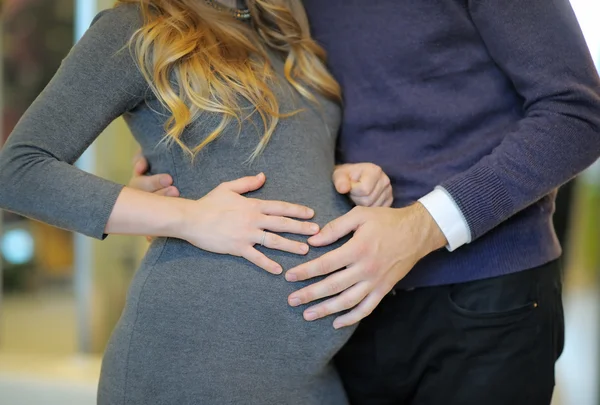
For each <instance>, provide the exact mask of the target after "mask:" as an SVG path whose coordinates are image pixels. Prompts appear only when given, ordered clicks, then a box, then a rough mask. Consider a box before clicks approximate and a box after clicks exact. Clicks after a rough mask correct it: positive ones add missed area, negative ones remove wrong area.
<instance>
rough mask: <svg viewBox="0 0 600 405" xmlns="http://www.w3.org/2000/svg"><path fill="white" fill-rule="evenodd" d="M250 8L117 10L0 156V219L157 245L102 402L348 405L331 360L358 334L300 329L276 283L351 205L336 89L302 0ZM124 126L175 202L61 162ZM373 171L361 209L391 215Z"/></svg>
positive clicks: (186, 4) (125, 320)
mask: <svg viewBox="0 0 600 405" xmlns="http://www.w3.org/2000/svg"><path fill="white" fill-rule="evenodd" d="M247 7H248V9H246V10H244V9H232V8H227V7H226V5H224V4H223V3H217V2H212V1H204V0H169V1H167V0H143V1H139V0H131V1H121V2H119V4H118V5H117V6H116V7H115V8H113V9H111V10H108V11H105V12H103V13H101V14H100V15H99V16H98V17H96V19H95V20H94V23H93V24H92V26H91V28H90V29H89V30H88V32H87V33H86V34H85V36H84V37H83V38H82V39H81V40H80V41H79V43H78V44H77V45H76V46H75V47H74V48H73V50H72V51H71V52H70V54H69V55H68V57H67V58H66V59H65V60H64V61H63V63H62V66H61V67H60V69H59V71H58V72H57V74H56V76H55V77H54V78H53V79H52V81H51V83H50V84H49V85H48V87H47V88H46V89H45V90H44V91H43V92H42V94H41V95H40V97H39V98H38V99H37V100H36V101H35V102H34V104H33V105H32V106H31V107H30V109H29V110H28V111H27V112H26V114H25V115H24V117H23V118H22V119H21V121H20V123H19V124H18V125H17V127H16V128H15V130H14V132H13V134H12V135H11V136H10V137H9V140H8V142H7V144H6V145H5V147H4V149H3V151H2V153H1V154H0V207H2V208H5V209H8V210H11V211H14V212H17V213H20V214H23V215H27V216H29V217H31V218H35V219H37V220H41V221H45V222H47V223H50V224H53V225H56V226H60V227H63V228H66V229H70V230H74V231H77V232H81V233H84V234H86V235H89V236H92V237H96V238H100V239H101V238H104V237H105V236H106V234H130V235H151V236H155V238H154V239H153V242H152V244H151V246H150V248H149V251H148V253H147V255H146V257H145V258H144V260H143V263H142V265H141V267H140V269H139V270H138V271H137V273H136V275H135V277H134V280H133V282H132V285H131V287H130V291H129V294H128V299H127V304H126V307H125V309H124V311H123V314H122V316H121V319H120V321H119V323H118V325H117V327H116V329H115V331H114V333H113V335H112V337H111V339H110V341H109V343H108V346H107V349H106V353H105V356H104V361H103V366H102V375H101V380H100V387H99V393H98V403H99V404H100V405H108V404H112V405H117V404H118V405H124V404H128V405H149V404H153V405H160V404H177V405H181V404H202V405H221V404H244V405H254V404H255V405H269V404H278V405H280V404H294V405H313V404H314V405H317V404H320V405H343V404H345V403H346V397H345V394H344V392H343V389H342V386H341V383H340V381H339V379H338V377H337V374H336V372H335V369H334V368H333V366H332V364H331V359H332V357H333V355H334V354H335V353H336V352H337V351H338V350H339V349H340V348H341V347H342V345H344V343H345V342H346V341H347V339H348V338H349V337H350V334H351V333H352V331H353V329H352V328H345V329H341V330H335V329H334V328H333V327H332V323H331V319H329V320H327V319H326V320H320V321H316V322H306V321H304V319H303V317H302V310H303V308H292V307H290V306H289V305H287V297H288V295H289V294H290V293H291V292H292V291H293V290H294V289H298V288H300V287H302V285H298V284H291V283H287V282H286V281H285V280H284V278H283V277H282V276H281V275H280V274H281V273H282V272H283V270H284V269H289V268H291V267H294V266H296V265H298V264H300V263H301V262H304V261H307V260H311V259H314V258H315V257H317V256H319V255H322V254H324V253H325V252H327V251H329V250H331V249H334V248H336V247H337V246H339V245H336V244H334V245H332V246H329V247H326V248H313V249H311V250H310V251H308V246H307V245H306V243H305V242H304V239H305V236H303V235H312V234H315V233H316V232H318V228H319V227H318V225H317V224H320V225H323V224H325V223H327V222H329V221H331V220H332V219H334V218H336V217H338V216H340V215H342V214H344V213H345V212H347V210H348V209H349V208H350V206H349V202H348V200H347V199H346V197H344V196H342V195H340V194H338V193H337V192H336V190H335V188H334V186H333V184H332V182H331V175H332V172H333V169H334V145H335V136H336V133H337V131H338V126H339V124H340V109H339V106H338V104H337V102H338V100H339V99H340V94H339V87H338V85H337V83H336V82H335V81H334V80H333V78H332V77H331V76H330V75H329V73H328V72H327V70H326V69H325V67H324V62H323V58H324V53H323V51H322V49H321V48H320V47H319V46H318V45H317V44H316V43H315V42H314V41H313V40H312V39H311V37H310V34H309V29H308V26H307V22H306V16H305V13H304V10H303V8H302V5H301V3H300V1H292V0H288V1H284V0H251V1H248V4H247ZM119 116H124V117H125V120H126V121H127V123H128V125H129V127H130V129H131V132H132V133H133V134H134V136H135V138H136V140H137V141H138V142H139V143H140V144H141V146H142V151H143V153H144V155H145V156H146V157H147V158H148V162H149V164H150V167H151V171H152V172H155V173H163V172H164V173H169V174H170V176H171V177H172V179H173V182H174V185H175V186H176V187H177V188H178V189H179V190H180V192H181V197H182V198H177V199H173V198H169V197H166V196H159V195H155V194H150V193H146V192H143V191H139V190H135V189H133V188H129V187H123V186H121V185H118V184H115V183H112V182H109V181H106V180H104V179H100V178H97V177H95V176H93V175H90V174H88V173H85V172H82V171H80V170H78V169H76V168H75V167H73V166H72V165H73V163H74V162H75V161H76V159H77V158H78V157H79V156H80V155H81V154H82V153H83V151H84V150H85V149H86V148H87V147H88V146H89V145H90V144H91V143H92V141H93V140H94V139H95V138H96V137H97V136H98V135H99V134H100V133H101V132H102V130H103V129H104V128H105V127H106V126H107V125H108V124H109V123H110V122H111V121H113V120H114V119H115V118H117V117H119ZM107 164H110V162H108V163H107ZM256 173H260V174H258V175H256ZM380 176H381V178H382V179H384V180H383V181H380V182H379V183H378V184H384V189H385V190H383V189H382V188H381V187H379V188H378V189H377V190H379V191H376V190H374V191H373V192H374V193H376V194H378V195H377V196H376V198H374V199H371V203H373V201H379V203H381V204H383V203H385V204H386V205H389V203H390V201H389V198H388V197H386V195H390V194H389V190H388V189H387V188H389V187H388V186H387V184H389V183H386V182H385V178H386V177H385V175H383V174H381V175H380ZM354 180H356V179H354ZM385 193H387V194H385ZM284 201H285V202H284ZM309 207H310V208H309ZM311 218H312V219H311ZM305 220H311V221H312V222H309V221H305ZM265 253H266V254H265ZM267 256H268V257H267Z"/></svg>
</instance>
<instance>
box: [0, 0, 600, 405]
mask: <svg viewBox="0 0 600 405" xmlns="http://www.w3.org/2000/svg"><path fill="white" fill-rule="evenodd" d="M112 2H113V1H112V0H0V6H1V8H2V15H1V17H2V18H1V20H0V49H1V50H2V52H1V55H2V59H1V60H0V131H1V132H0V146H1V145H2V143H3V141H4V140H5V139H6V137H7V136H8V134H10V132H11V130H12V128H13V127H14V126H15V124H16V122H17V121H18V119H19V117H20V116H21V115H22V114H23V112H24V111H25V110H26V109H27V107H28V106H29V104H30V103H31V102H32V101H33V100H34V99H35V97H36V96H37V94H38V93H39V92H40V91H41V90H42V89H43V88H44V86H45V85H46V83H47V82H48V81H49V80H50V78H51V77H52V75H53V74H54V72H55V71H56V69H57V68H58V65H59V64H60V62H61V60H62V58H63V57H64V56H65V55H66V54H67V52H68V51H69V49H70V48H71V46H72V44H73V42H74V41H75V40H76V39H77V38H79V37H80V36H81V35H82V33H83V32H84V31H85V29H86V28H87V27H88V26H89V23H90V22H91V20H92V18H93V16H94V15H95V14H96V13H97V12H98V11H100V10H102V9H104V8H107V7H110V6H111V5H112ZM572 5H573V7H574V9H575V12H576V14H577V17H578V19H579V21H580V24H581V26H582V29H583V31H584V34H585V36H586V40H587V42H588V45H589V47H590V50H591V52H592V55H593V56H594V58H595V61H596V63H597V66H600V64H599V63H600V26H599V25H598V21H599V19H600V1H598V0H572ZM557 57H560V55H557ZM105 132H106V133H105V134H103V136H101V137H100V139H99V140H98V141H97V142H96V143H94V145H93V146H92V147H91V148H90V150H88V151H87V152H86V154H85V155H84V156H83V157H82V158H81V159H80V161H79V162H78V165H79V167H81V168H82V169H84V170H87V171H91V172H94V173H96V174H98V175H100V176H103V177H106V178H109V179H112V180H115V181H118V182H123V183H126V182H127V181H128V179H129V176H130V173H131V159H132V156H133V155H134V152H135V149H136V145H135V144H134V142H133V141H132V140H131V137H129V136H127V129H126V127H125V126H124V124H123V122H121V121H120V120H119V121H117V122H115V123H113V124H112V125H111V126H110V127H109V128H108V129H107V130H106V131H105ZM1 192H2V190H0V193H1ZM555 222H556V228H557V232H558V234H559V238H560V239H561V240H562V242H563V246H564V248H565V254H564V257H563V260H564V263H565V271H566V272H565V283H566V284H565V287H566V288H565V309H566V316H567V332H566V347H565V351H564V354H563V355H562V357H561V359H560V361H559V364H558V368H557V392H556V395H555V401H554V402H555V405H598V404H600V384H598V382H599V381H600V372H599V370H600V350H598V349H599V348H600V327H599V326H600V249H599V248H600V164H596V165H595V166H593V167H592V168H590V169H589V170H588V171H586V172H585V173H583V174H582V175H581V176H579V177H578V178H577V179H575V181H573V182H571V183H568V184H567V185H565V186H564V187H563V188H562V189H561V190H560V192H559V197H558V201H557V212H556V216H555ZM145 247H146V242H145V241H144V240H143V239H142V238H128V237H114V236H111V237H110V238H108V239H107V240H106V241H104V242H102V243H100V242H97V241H94V240H91V239H89V238H86V237H82V236H79V235H75V234H72V233H69V232H66V231H63V230H59V229H55V228H52V227H49V226H46V225H44V224H41V223H39V222H36V221H32V220H29V219H27V218H23V217H20V216H17V215H14V214H11V213H7V212H4V213H3V214H2V212H1V211H0V287H1V288H0V405H37V404H44V405H54V404H57V405H58V404H60V405H67V404H76V405H87V404H95V392H96V383H97V379H98V375H99V370H100V358H101V354H102V351H103V349H104V346H105V344H106V342H107V339H108V337H109V335H110V332H111V330H112V328H113V326H114V325H115V323H116V321H117V319H118V317H119V316H120V312H121V309H122V307H123V304H124V299H125V293H126V290H127V287H128V283H129V281H130V280H131V277H132V274H133V272H134V271H135V268H136V267H137V264H138V262H139V260H140V259H141V257H142V255H143V254H144V250H145Z"/></svg>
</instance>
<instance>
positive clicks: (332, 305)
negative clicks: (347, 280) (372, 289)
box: [304, 281, 369, 326]
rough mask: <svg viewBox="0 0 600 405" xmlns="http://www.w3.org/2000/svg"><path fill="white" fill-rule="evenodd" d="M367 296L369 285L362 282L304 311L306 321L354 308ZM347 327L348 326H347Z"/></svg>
mask: <svg viewBox="0 0 600 405" xmlns="http://www.w3.org/2000/svg"><path fill="white" fill-rule="evenodd" d="M367 295H369V285H368V283H366V282H364V281H363V282H360V283H357V284H355V285H353V286H352V287H350V288H348V289H347V290H344V292H342V293H341V294H339V295H337V296H336V297H333V298H331V299H328V300H326V301H324V302H321V303H319V304H317V305H315V306H313V307H310V308H308V309H307V310H306V311H304V319H306V320H307V321H314V320H315V319H320V318H324V317H326V316H329V315H332V314H337V313H339V312H342V311H346V310H348V309H352V308H354V307H355V306H356V305H358V304H359V303H360V302H361V301H362V300H363V299H364V298H365V297H366V296H367ZM346 326H347V325H346Z"/></svg>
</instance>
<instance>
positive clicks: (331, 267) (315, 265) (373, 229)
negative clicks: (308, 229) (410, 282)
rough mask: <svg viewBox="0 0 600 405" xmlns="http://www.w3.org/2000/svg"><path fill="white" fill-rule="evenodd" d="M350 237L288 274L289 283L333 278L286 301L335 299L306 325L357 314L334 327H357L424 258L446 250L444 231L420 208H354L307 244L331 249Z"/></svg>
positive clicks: (311, 311) (313, 312) (309, 314)
mask: <svg viewBox="0 0 600 405" xmlns="http://www.w3.org/2000/svg"><path fill="white" fill-rule="evenodd" d="M352 231H354V235H353V237H352V238H351V239H350V240H349V241H348V242H346V243H345V244H344V245H343V246H341V247H339V248H337V249H335V250H333V251H331V252H329V253H327V254H325V255H323V256H321V257H319V258H318V259H315V260H312V261H310V262H307V263H304V264H302V265H300V266H297V267H295V268H293V269H290V270H289V271H288V272H287V273H286V276H285V277H286V279H287V280H288V281H301V280H307V279H310V278H313V277H317V276H322V275H327V274H330V273H334V274H331V275H329V276H328V277H326V278H325V279H323V280H322V281H319V282H318V283H315V284H312V285H310V286H308V287H305V288H303V289H301V290H298V291H296V292H294V293H293V294H291V295H290V296H289V297H288V302H289V304H290V305H292V306H298V305H302V304H307V303H310V302H313V301H315V300H318V299H321V298H325V297H331V296H334V297H332V298H330V299H328V300H326V301H323V302H321V303H319V304H317V305H314V306H312V307H309V308H308V309H306V310H305V311H304V318H305V319H306V320H308V321H312V320H315V319H319V318H323V317H325V316H328V315H331V314H335V313H338V312H341V311H345V310H348V309H352V308H353V309H352V311H350V312H348V313H347V314H344V315H342V316H339V317H337V318H336V319H335V321H334V323H333V326H334V327H335V328H341V327H344V326H350V325H353V324H355V323H357V322H359V321H360V320H361V319H363V318H365V317H366V316H368V315H369V314H370V313H371V312H372V311H373V310H374V309H375V307H377V305H378V304H379V302H381V300H382V299H383V297H384V296H385V295H386V294H387V293H389V292H390V291H391V289H392V288H393V287H394V286H395V285H396V283H397V282H398V281H400V280H402V279H403V278H404V277H405V276H406V274H408V272H409V271H410V270H411V269H412V268H413V267H414V265H415V264H416V263H417V262H418V261H419V260H420V259H421V258H423V257H424V256H426V255H427V254H429V253H431V252H432V251H434V250H437V249H439V248H442V247H443V246H445V244H446V238H445V237H444V235H443V233H442V231H441V230H440V229H439V227H438V225H437V224H436V222H435V221H434V220H433V218H432V217H431V215H430V214H429V212H428V211H427V210H426V209H425V208H424V207H423V206H422V205H421V204H420V203H416V204H414V205H411V206H409V207H406V208H397V209H395V208H365V207H356V208H354V209H353V210H352V211H350V212H349V213H348V214H346V215H344V216H342V217H340V218H337V219H336V220H334V221H332V222H330V223H329V224H327V225H326V226H325V227H324V228H323V229H322V230H321V232H320V233H318V234H317V235H315V236H313V237H311V238H310V239H309V240H308V243H309V244H311V245H312V246H325V245H329V244H331V243H333V242H335V241H336V240H338V239H340V238H341V237H343V236H345V235H347V234H349V233H350V232H352ZM344 267H345V268H344ZM340 269H343V270H340ZM338 270H340V271H338Z"/></svg>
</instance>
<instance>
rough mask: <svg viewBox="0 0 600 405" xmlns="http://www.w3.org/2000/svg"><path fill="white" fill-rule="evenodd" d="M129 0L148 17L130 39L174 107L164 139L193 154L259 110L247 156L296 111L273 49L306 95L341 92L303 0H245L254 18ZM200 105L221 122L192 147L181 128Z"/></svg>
mask: <svg viewBox="0 0 600 405" xmlns="http://www.w3.org/2000/svg"><path fill="white" fill-rule="evenodd" d="M215 1H217V0H215ZM125 3H134V4H138V5H139V6H140V8H141V12H142V16H143V19H144V25H143V26H142V27H141V28H140V29H139V30H137V31H136V32H135V34H134V35H133V37H132V38H131V40H130V42H129V44H130V47H131V48H132V50H133V51H134V56H135V58H136V61H137V63H138V65H139V68H140V70H141V72H142V74H143V75H144V77H145V78H146V80H147V82H148V83H149V85H150V87H151V89H152V91H153V92H154V94H155V95H156V97H157V98H158V100H159V101H160V102H161V103H162V104H163V106H164V107H165V108H166V109H167V110H168V111H169V112H170V114H171V116H170V117H169V119H168V120H167V122H166V123H165V131H166V138H165V139H166V140H168V141H174V142H176V143H177V144H178V145H179V146H181V147H182V148H183V149H184V150H185V151H186V152H189V153H190V154H191V155H192V157H193V156H195V155H196V154H197V153H198V152H199V151H200V150H202V149H203V148H204V147H206V146H207V145H208V144H209V143H211V142H212V141H214V140H215V139H217V138H218V137H219V135H220V134H221V133H222V132H223V130H224V129H225V127H226V126H227V125H228V124H229V123H231V122H232V121H234V120H237V122H238V127H239V128H241V124H242V122H243V121H244V120H245V119H248V118H249V117H250V116H251V115H252V114H255V113H258V114H259V115H260V118H261V119H262V123H263V126H264V134H263V135H262V137H261V140H260V142H259V144H258V146H257V147H256V149H255V150H254V152H253V153H252V156H251V157H250V159H254V158H255V157H256V156H258V155H259V154H260V153H261V152H262V151H263V150H264V148H265V146H266V145H267V143H268V142H269V139H270V138H271V136H272V135H273V132H274V130H275V127H276V126H277V123H278V122H279V119H280V118H284V117H287V116H290V115H292V114H294V113H295V112H287V113H282V112H281V111H280V106H279V103H278V100H277V96H276V95H275V93H274V92H273V90H272V88H273V85H276V84H277V83H276V79H275V73H274V70H273V67H272V66H271V64H270V63H269V55H268V52H269V51H272V52H275V53H277V54H279V55H280V56H281V57H282V58H283V59H284V60H285V65H284V66H285V68H284V72H285V77H286V79H287V81H288V82H289V83H290V84H291V85H292V86H293V88H294V89H295V90H296V91H297V92H298V93H299V94H300V95H301V96H302V97H305V98H306V99H308V100H310V101H311V102H314V103H317V100H316V98H315V97H314V95H313V92H314V91H316V92H318V93H320V94H322V95H323V96H325V97H327V98H329V99H331V100H335V101H339V100H340V98H341V96H340V93H341V92H340V86H339V85H338V83H337V82H336V81H335V80H334V78H333V77H332V76H331V74H330V73H329V72H328V71H327V69H326V67H325V56H326V55H325V51H324V50H323V48H321V47H320V46H319V45H318V44H317V43H316V42H315V41H314V40H313V39H312V37H311V35H310V30H309V25H308V20H307V17H306V12H305V10H304V7H303V5H302V3H301V0H247V6H248V8H249V9H250V12H251V15H252V21H251V24H246V23H244V22H241V21H239V20H236V19H235V17H234V16H233V15H230V14H229V13H227V12H224V11H222V10H217V9H215V8H214V7H212V6H211V5H209V4H206V2H205V1H204V0H117V3H116V6H119V5H120V4H125ZM173 75H174V76H173ZM172 77H175V78H176V83H172V81H171V79H172ZM242 100H246V101H247V102H249V103H250V104H251V105H252V108H251V109H250V111H248V109H247V108H246V109H244V108H242V106H241V101H242ZM317 104H318V103H317ZM244 110H246V113H245V114H244ZM203 111H210V112H214V113H219V114H221V115H222V119H221V122H220V123H219V125H218V126H217V127H216V128H215V129H214V130H213V131H212V132H211V133H210V134H209V135H208V136H207V137H206V138H205V139H204V140H203V141H202V142H201V143H200V144H199V145H197V146H195V147H193V148H190V147H188V146H186V145H185V144H184V143H183V142H182V140H181V134H182V133H183V131H184V130H185V128H186V127H187V126H188V125H190V124H191V123H193V122H194V121H195V120H196V119H197V118H198V116H199V114H200V113H201V112H203ZM296 112H297V111H296Z"/></svg>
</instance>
